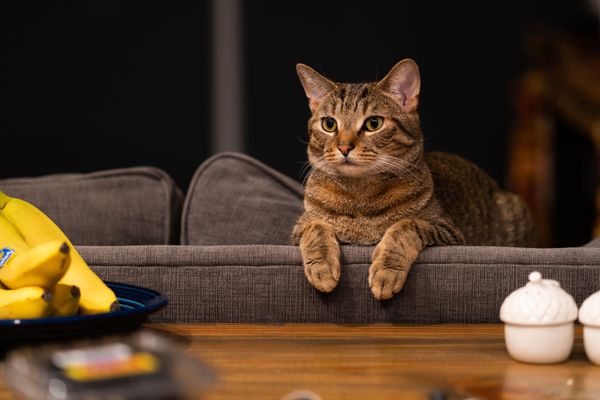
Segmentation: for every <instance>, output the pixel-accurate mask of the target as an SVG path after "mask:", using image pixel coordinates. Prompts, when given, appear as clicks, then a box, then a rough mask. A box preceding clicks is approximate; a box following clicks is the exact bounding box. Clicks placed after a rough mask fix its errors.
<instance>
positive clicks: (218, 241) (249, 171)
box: [181, 153, 303, 245]
mask: <svg viewBox="0 0 600 400" xmlns="http://www.w3.org/2000/svg"><path fill="white" fill-rule="evenodd" d="M302 198H303V189H302V185H300V183H298V182H296V181H295V180H293V179H291V178H289V177H287V176H285V175H283V174H281V173H279V172H277V171H275V170H274V169H272V168H270V167H268V166H266V165H264V164H262V163H261V162H259V161H257V160H255V159H254V158H251V157H248V156H246V155H243V154H239V153H221V154H218V155H216V156H213V157H211V158H209V159H208V160H206V161H205V162H204V163H203V164H202V165H201V166H200V167H199V168H198V170H197V171H196V173H195V174H194V177H193V178H192V182H191V184H190V187H189V189H188V194H187V196H186V201H185V204H184V207H183V216H182V223H181V225H182V234H181V244H189V245H230V244H231V245H232V244H275V245H286V244H289V243H290V235H291V233H292V228H293V227H294V225H295V223H296V220H297V219H298V217H299V216H300V214H301V213H302V209H303V205H302Z"/></svg>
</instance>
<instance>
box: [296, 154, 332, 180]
mask: <svg viewBox="0 0 600 400" xmlns="http://www.w3.org/2000/svg"><path fill="white" fill-rule="evenodd" d="M327 162H328V161H327V160H325V158H324V157H320V158H318V159H317V160H315V161H314V165H313V164H311V163H308V168H307V170H306V175H305V176H304V178H303V179H302V186H305V185H306V181H307V180H308V178H309V177H310V174H311V173H312V172H313V171H317V170H319V169H321V168H322V167H323V166H324V165H325V164H327Z"/></svg>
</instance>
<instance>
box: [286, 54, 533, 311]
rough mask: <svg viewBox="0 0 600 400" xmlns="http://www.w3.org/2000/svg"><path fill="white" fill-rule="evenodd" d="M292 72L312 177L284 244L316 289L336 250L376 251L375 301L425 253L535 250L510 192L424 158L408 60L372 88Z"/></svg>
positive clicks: (325, 283) (469, 168) (431, 156)
mask: <svg viewBox="0 0 600 400" xmlns="http://www.w3.org/2000/svg"><path fill="white" fill-rule="evenodd" d="M297 72H298V76H299V77H300V81H301V83H302V86H303V87H304V91H305V92H306V96H307V97H308V102H309V107H310V110H311V111H312V116H311V117H310V119H309V121H308V132H309V137H310V139H309V143H308V151H307V152H308V160H309V162H310V165H311V172H310V175H309V176H308V179H307V181H306V190H305V196H304V213H303V214H302V215H301V216H300V218H299V220H298V222H297V224H296V226H295V227H294V230H293V233H292V240H293V242H294V243H295V244H299V245H300V250H301V253H302V258H303V263H304V272H305V274H306V278H307V279H308V281H309V282H310V283H311V284H312V285H313V286H314V287H315V288H316V289H317V290H319V291H321V292H330V291H332V290H333V289H334V288H335V287H336V285H337V283H338V281H339V279H340V274H341V267H340V247H339V243H349V244H358V245H376V246H375V249H374V251H373V255H372V264H371V267H370V269H369V278H368V282H369V286H370V288H371V291H372V292H373V295H374V296H375V298H376V299H381V300H383V299H389V298H391V297H393V296H394V294H396V293H398V292H399V291H400V290H401V289H402V287H403V285H404V282H405V280H406V277H407V274H408V272H409V270H410V267H411V265H412V264H413V262H414V261H415V259H416V258H417V256H418V255H419V253H420V252H421V250H423V248H424V247H426V246H432V245H461V244H467V245H491V246H523V247H528V246H533V245H534V228H533V223H532V219H531V216H530V214H529V211H528V209H527V207H526V206H525V204H524V203H523V202H522V201H521V200H520V199H519V198H518V197H517V196H516V195H514V194H511V193H508V192H505V191H503V190H502V189H501V188H500V187H499V186H498V184H497V183H496V182H495V181H494V180H493V179H492V178H491V177H489V176H488V175H487V174H486V173H485V172H484V171H483V170H481V169H480V168H478V167H477V166H476V165H474V164H472V163H471V162H469V161H467V160H464V159H462V158H460V157H458V156H455V155H451V154H446V153H428V154H425V153H424V150H423V135H422V132H421V128H420V122H419V115H418V114H417V111H416V110H417V105H418V99H419V92H420V86H421V79H420V75H419V70H418V67H417V65H416V63H415V62H414V61H413V60H410V59H406V60H403V61H401V62H399V63H398V64H396V65H395V66H394V67H393V68H392V70H391V71H390V72H389V73H388V75H387V76H385V77H384V78H383V79H382V80H381V81H379V82H377V83H335V82H332V81H330V80H329V79H327V78H325V77H324V76H322V75H320V74H319V73H317V72H316V71H315V70H313V69H311V68H310V67H308V66H306V65H303V64H298V65H297Z"/></svg>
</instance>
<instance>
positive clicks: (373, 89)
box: [296, 59, 423, 177]
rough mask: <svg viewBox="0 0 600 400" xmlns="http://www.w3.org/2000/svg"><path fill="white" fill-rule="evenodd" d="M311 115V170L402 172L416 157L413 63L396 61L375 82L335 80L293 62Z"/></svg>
mask: <svg viewBox="0 0 600 400" xmlns="http://www.w3.org/2000/svg"><path fill="white" fill-rule="evenodd" d="M296 70H297V72H298V76H299V77H300V81H301V83H302V86H303V87H304V91H305V92H306V97H308V103H309V107H310V110H311V111H312V116H311V118H310V119H309V121H308V132H309V144H308V158H309V161H310V163H311V165H312V167H313V168H314V169H319V170H322V171H324V172H326V173H328V174H332V175H342V176H351V177H361V176H369V175H374V174H378V173H392V174H396V175H405V172H406V170H407V169H409V168H410V166H411V165H410V163H413V162H415V161H417V160H418V159H419V158H420V157H421V156H422V151H423V137H422V134H421V129H420V125H419V117H418V114H417V112H416V109H417V105H418V101H419V100H418V99H419V91H420V87H421V79H420V76H419V69H418V68H417V64H416V63H415V62H414V61H413V60H410V59H406V60H403V61H400V62H399V63H398V64H396V65H395V66H394V67H393V68H392V69H391V71H390V72H389V73H388V74H387V75H386V76H385V77H384V78H383V79H382V80H381V81H379V82H375V83H336V82H332V81H330V80H329V79H327V78H325V77H324V76H323V75H321V74H319V73H318V72H316V71H315V70H313V69H312V68H310V67H308V66H306V65H304V64H298V65H297V66H296Z"/></svg>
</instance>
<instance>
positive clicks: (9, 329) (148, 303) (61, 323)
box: [0, 282, 168, 345]
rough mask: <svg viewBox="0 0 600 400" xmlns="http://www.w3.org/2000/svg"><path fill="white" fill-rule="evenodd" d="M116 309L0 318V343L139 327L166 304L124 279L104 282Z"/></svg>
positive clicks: (24, 341) (158, 297)
mask: <svg viewBox="0 0 600 400" xmlns="http://www.w3.org/2000/svg"><path fill="white" fill-rule="evenodd" d="M105 283H106V285H107V286H108V287H109V288H111V289H112V290H113V291H114V292H115V295H116V296H117V300H118V302H119V310H118V311H113V312H109V313H102V314H93V315H74V316H71V317H48V318H35V319H20V320H18V319H0V345H7V344H15V343H19V344H26V343H32V342H39V341H55V340H65V339H70V338H81V337H89V336H98V335H107V334H112V333H117V332H122V331H127V330H132V329H135V328H138V327H139V326H140V325H141V324H142V323H144V321H146V319H147V318H148V316H149V315H150V314H152V313H154V312H156V311H158V310H160V309H161V308H163V307H165V306H166V305H167V304H168V300H167V298H166V296H164V295H161V294H160V293H159V292H157V291H155V290H152V289H146V288H143V287H139V286H134V285H128V284H124V283H115V282H105Z"/></svg>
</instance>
